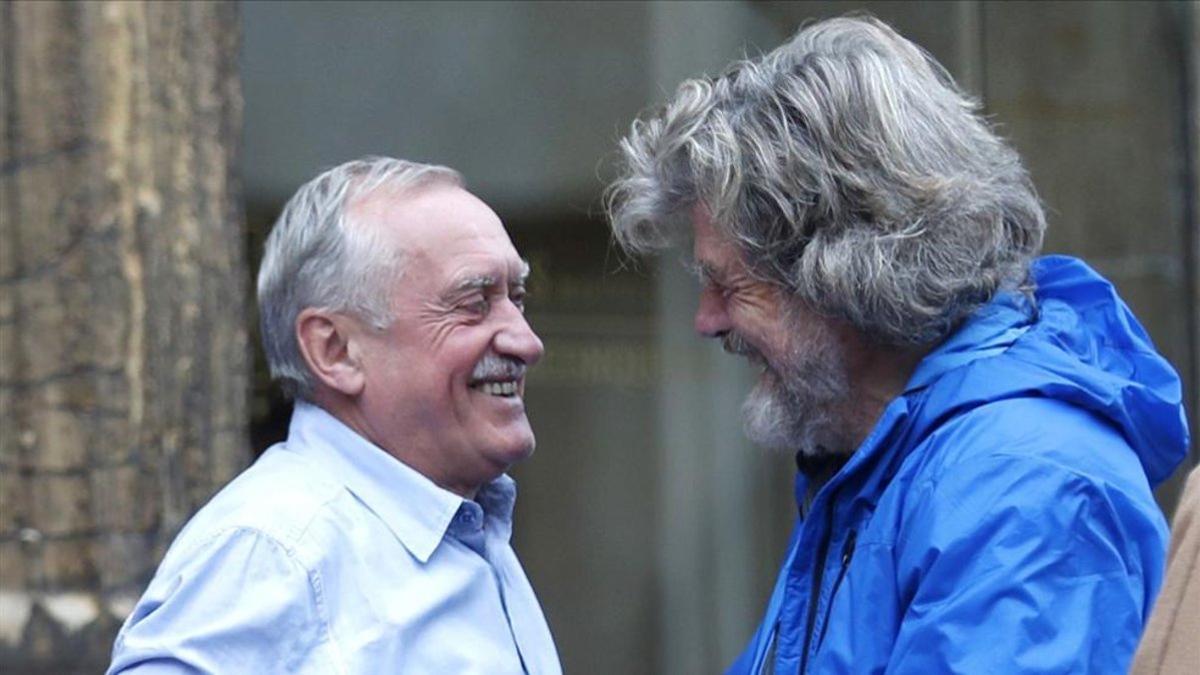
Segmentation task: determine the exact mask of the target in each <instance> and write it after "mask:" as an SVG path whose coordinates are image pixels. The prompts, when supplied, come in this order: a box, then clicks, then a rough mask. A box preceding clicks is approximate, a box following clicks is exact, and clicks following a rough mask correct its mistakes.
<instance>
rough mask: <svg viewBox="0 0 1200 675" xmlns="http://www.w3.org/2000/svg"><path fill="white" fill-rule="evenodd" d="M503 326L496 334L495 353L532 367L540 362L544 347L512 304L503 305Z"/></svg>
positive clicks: (519, 311)
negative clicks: (514, 358) (517, 359)
mask: <svg viewBox="0 0 1200 675" xmlns="http://www.w3.org/2000/svg"><path fill="white" fill-rule="evenodd" d="M505 304H506V305H507V307H506V308H505V312H506V314H505V316H504V326H503V327H502V328H501V329H500V332H498V333H496V337H495V339H494V343H495V346H496V351H497V352H499V353H500V354H502V355H504V356H514V357H516V358H519V359H521V360H522V361H524V362H525V365H527V366H532V365H533V364H535V363H537V362H538V361H540V360H541V358H542V354H543V353H544V352H545V347H543V346H542V340H541V338H539V337H538V336H537V333H534V332H533V327H532V326H530V325H529V321H528V320H527V319H526V318H525V314H524V313H522V312H521V310H519V309H517V308H516V306H515V305H513V304H512V303H505Z"/></svg>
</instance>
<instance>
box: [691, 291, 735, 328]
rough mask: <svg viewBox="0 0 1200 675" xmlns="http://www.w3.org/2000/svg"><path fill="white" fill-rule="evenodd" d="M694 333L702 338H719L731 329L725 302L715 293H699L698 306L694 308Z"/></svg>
mask: <svg viewBox="0 0 1200 675" xmlns="http://www.w3.org/2000/svg"><path fill="white" fill-rule="evenodd" d="M695 326H696V332H697V333H699V334H701V335H703V336H704V337H711V338H715V337H721V336H722V335H724V334H725V333H728V332H729V330H730V329H731V328H732V327H733V326H731V325H730V323H729V313H728V312H726V311H725V300H724V298H722V297H721V296H720V294H718V293H717V292H716V291H713V290H709V289H705V290H702V291H700V306H699V307H697V308H696V319H695Z"/></svg>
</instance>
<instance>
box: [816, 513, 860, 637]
mask: <svg viewBox="0 0 1200 675" xmlns="http://www.w3.org/2000/svg"><path fill="white" fill-rule="evenodd" d="M857 538H858V532H857V531H855V530H850V534H849V535H847V536H846V542H845V543H844V544H842V568H841V569H839V570H838V575H837V578H836V579H834V580H833V588H831V589H830V590H829V602H828V603H826V604H825V620H824V621H823V622H821V635H820V636H819V637H818V638H817V649H818V650H820V649H821V645H822V644H824V643H825V634H826V633H828V632H829V615H830V614H831V613H832V612H833V599H834V598H835V597H837V592H838V588H840V587H841V585H842V579H845V578H846V571H847V570H848V569H850V560H851V559H852V558H854V543H855V540H856V539H857Z"/></svg>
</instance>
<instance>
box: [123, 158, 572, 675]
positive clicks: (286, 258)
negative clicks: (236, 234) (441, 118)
mask: <svg viewBox="0 0 1200 675" xmlns="http://www.w3.org/2000/svg"><path fill="white" fill-rule="evenodd" d="M528 273H529V267H528V265H527V264H526V263H525V262H524V261H523V260H522V259H521V258H520V256H519V255H518V254H517V251H516V249H515V248H514V247H513V245H512V243H511V242H510V240H509V238H508V234H507V233H506V232H505V230H504V227H503V225H502V224H501V222H500V220H499V218H497V216H496V214H495V213H493V212H492V210H491V209H490V208H488V207H487V205H486V204H484V203H483V202H482V201H480V200H479V199H478V198H476V197H475V196H474V195H472V194H471V193H469V192H467V191H466V190H465V189H463V185H462V179H461V178H460V177H459V175H458V174H457V173H456V172H454V171H452V170H450V169H447V168H445V167H439V166H430V165H422V164H416V163H412V162H406V161H402V160H397V159H390V158H380V157H371V158H366V159H363V160H358V161H353V162H349V163H346V164H343V165H341V166H338V167H336V168H334V169H332V170H330V171H327V172H325V173H323V174H321V175H320V176H318V177H316V178H315V179H313V180H312V181H310V182H309V183H308V184H306V185H304V186H303V187H302V188H300V190H299V191H298V192H297V193H296V195H295V196H293V197H292V199H291V200H290V201H289V202H288V204H287V206H286V207H285V208H284V211H283V213H282V215H281V216H280V217H279V220H278V222H277V223H276V224H275V227H274V229H273V231H272V232H271V235H270V237H269V239H268V240H267V245H266V251H265V253H264V255H263V261H262V267H261V270H260V273H259V278H258V298H259V305H260V308H261V314H262V334H263V342H264V345H265V347H266V353H267V358H268V361H269V362H270V366H271V372H272V374H273V376H274V377H275V378H277V379H278V380H279V381H280V383H281V384H282V386H283V387H284V389H285V391H286V392H287V393H288V394H289V395H291V396H292V397H294V399H295V401H296V405H295V411H294V413H293V416H292V421H291V426H290V429H289V432H288V437H287V440H286V442H284V443H280V444H278V445H275V446H274V447H272V448H270V449H268V450H267V451H266V453H264V454H263V455H262V457H261V458H260V459H259V460H258V461H257V462H256V463H255V464H254V465H253V466H252V467H250V468H249V469H248V470H246V471H245V472H244V473H243V474H242V475H241V476H239V477H238V478H237V479H235V480H234V481H233V482H232V483H230V484H229V485H228V486H227V487H226V488H225V489H224V490H222V491H221V492H220V493H219V494H218V495H217V496H216V497H214V498H213V499H212V501H210V502H209V503H208V504H207V505H206V506H205V507H204V508H203V509H201V511H200V512H199V513H197V514H196V516H195V517H194V518H192V520H191V521H190V522H189V523H188V524H187V526H186V527H185V528H184V530H183V531H182V532H181V533H180V535H179V537H178V538H177V539H176V540H175V542H174V543H173V544H172V546H171V548H170V550H169V551H168V552H167V555H166V558H165V559H164V560H163V562H162V565H161V566H160V567H159V569H158V572H157V574H156V575H155V577H154V579H153V581H152V582H151V583H150V586H149V588H148V589H147V590H146V592H145V594H144V595H143V596H142V598H141V600H140V601H139V602H138V604H137V606H136V608H135V609H134V611H133V613H132V615H131V616H130V617H129V618H128V620H127V621H126V622H125V625H124V627H123V628H122V630H121V632H120V634H119V635H118V637H117V641H116V645H115V649H114V655H113V662H112V666H111V667H110V670H109V672H112V673H115V672H142V671H143V670H145V671H146V672H210V673H233V672H245V673H265V672H276V671H288V672H312V673H348V672H349V673H382V672H412V673H559V672H560V671H561V668H560V666H559V662H558V656H557V653H556V651H555V647H554V643H553V640H552V638H551V635H550V631H549V629H548V627H547V625H546V621H545V618H544V617H543V615H542V611H541V608H540V607H539V605H538V601H537V599H536V597H535V596H534V594H533V590H532V589H531V588H530V585H529V582H528V580H527V579H526V577H525V574H524V572H523V571H522V569H521V565H520V563H519V562H518V561H517V558H516V556H515V554H514V553H513V550H512V548H511V547H510V546H509V537H510V535H511V532H512V510H513V502H514V499H515V494H516V493H515V488H514V485H513V481H512V479H510V478H509V477H508V476H506V475H505V471H506V470H507V469H508V468H509V467H510V466H512V465H513V464H514V463H516V462H519V461H521V460H524V459H525V458H527V457H529V455H530V454H531V453H532V452H533V447H534V436H533V432H532V430H531V429H530V426H529V421H528V419H527V418H526V416H525V407H524V405H523V402H522V395H523V392H524V387H525V371H526V368H528V367H529V366H531V365H533V364H534V363H536V362H537V361H538V359H539V358H540V357H541V355H542V343H541V341H540V340H539V339H538V337H537V335H535V334H534V332H533V331H532V330H531V329H530V327H529V324H528V323H527V322H526V320H525V317H524V315H523V310H524V306H523V303H524V295H525V281H526V277H527V275H528Z"/></svg>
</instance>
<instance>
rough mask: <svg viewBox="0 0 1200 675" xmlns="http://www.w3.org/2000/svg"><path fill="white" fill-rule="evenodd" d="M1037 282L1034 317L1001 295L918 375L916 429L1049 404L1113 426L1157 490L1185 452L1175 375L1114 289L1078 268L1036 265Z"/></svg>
mask: <svg viewBox="0 0 1200 675" xmlns="http://www.w3.org/2000/svg"><path fill="white" fill-rule="evenodd" d="M1033 275H1034V279H1035V280H1036V283H1037V292H1036V294H1035V296H1036V298H1037V308H1036V310H1035V309H1034V308H1033V307H1032V306H1031V304H1030V303H1029V302H1028V301H1027V300H1026V299H1025V298H1024V297H1023V296H1021V295H1019V294H1016V293H1002V294H1000V295H999V296H997V298H996V299H995V300H993V301H992V302H991V303H990V304H988V305H986V306H984V307H983V308H981V309H980V310H979V311H977V312H976V313H975V314H974V315H972V317H971V318H970V319H968V320H967V322H966V323H965V324H964V325H963V326H962V327H961V328H960V329H959V330H958V331H956V332H955V333H954V334H952V335H951V336H950V337H949V338H948V339H947V340H946V341H945V342H943V343H942V344H941V345H940V346H938V347H937V348H936V349H934V351H933V352H931V353H930V354H929V355H928V356H927V357H925V359H924V360H923V361H922V362H921V364H920V365H919V366H918V367H917V369H916V371H915V372H914V373H913V376H912V377H911V378H910V380H909V383H908V387H907V391H908V392H916V391H918V390H921V389H925V388H929V392H928V397H927V399H926V401H925V402H924V404H923V405H922V406H921V407H922V411H921V413H920V414H919V417H920V418H921V420H922V422H921V425H922V426H926V425H928V427H927V428H932V426H934V425H936V422H937V420H939V419H944V418H945V417H946V416H949V415H951V414H957V413H959V412H962V411H963V410H964V409H965V408H971V407H975V406H978V405H983V404H986V403H988V402H991V401H997V400H1002V399H1006V398H1014V397H1027V396H1044V397H1047V398H1054V399H1056V400H1060V401H1065V402H1067V403H1070V404H1072V405H1075V406H1078V407H1080V408H1083V409H1085V410H1088V411H1090V412H1092V413H1093V414H1095V415H1097V416H1099V417H1100V418H1102V419H1104V420H1106V421H1108V422H1109V423H1110V424H1112V425H1113V426H1114V427H1115V428H1116V429H1118V430H1119V431H1120V432H1121V433H1122V435H1123V436H1124V437H1125V439H1126V441H1127V442H1128V443H1129V445H1130V446H1132V447H1133V449H1134V451H1135V452H1136V453H1137V455H1138V458H1139V460H1140V461H1141V464H1142V468H1143V469H1144V470H1145V472H1146V476H1147V478H1149V481H1150V484H1151V485H1152V486H1154V485H1157V484H1158V483H1160V482H1162V481H1163V480H1164V479H1166V478H1167V477H1168V476H1169V475H1170V474H1171V472H1172V471H1174V470H1175V467H1176V466H1177V465H1178V464H1179V463H1180V462H1181V461H1182V460H1183V458H1184V456H1185V455H1186V454H1187V448H1188V429H1187V421H1186V416H1185V412H1184V406H1183V394H1182V387H1181V386H1180V381H1179V376H1178V375H1177V374H1176V372H1175V369H1174V368H1172V367H1171V364H1170V363H1168V362H1167V361H1166V359H1164V358H1163V357H1162V356H1160V355H1159V354H1158V352H1156V351H1155V349H1154V345H1153V343H1152V342H1151V340H1150V337H1149V336H1148V335H1147V334H1146V331H1145V329H1144V328H1142V326H1141V324H1140V323H1138V320H1137V319H1136V318H1135V317H1134V316H1133V313H1132V312H1131V311H1130V310H1129V307H1127V306H1126V305H1125V303H1124V302H1123V301H1122V300H1121V298H1120V297H1119V296H1118V295H1117V292H1116V290H1115V289H1114V288H1113V286H1112V284H1110V283H1109V282H1108V281H1106V280H1105V279H1103V278H1102V277H1101V276H1100V275H1099V274H1097V273H1096V272H1095V271H1093V270H1092V269H1091V268H1090V267H1088V266H1087V265H1086V264H1084V263H1083V262H1082V261H1080V260H1077V259H1074V258H1069V257H1065V256H1049V257H1045V258H1041V259H1039V260H1037V261H1036V262H1035V263H1034V264H1033ZM935 382H937V386H931V385H933V384H934V383H935Z"/></svg>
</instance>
